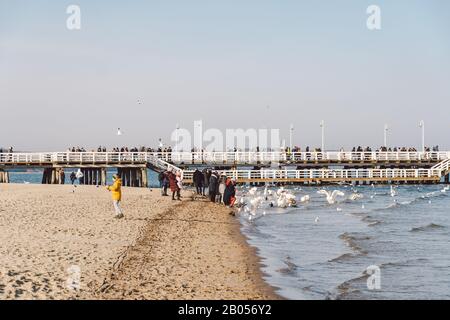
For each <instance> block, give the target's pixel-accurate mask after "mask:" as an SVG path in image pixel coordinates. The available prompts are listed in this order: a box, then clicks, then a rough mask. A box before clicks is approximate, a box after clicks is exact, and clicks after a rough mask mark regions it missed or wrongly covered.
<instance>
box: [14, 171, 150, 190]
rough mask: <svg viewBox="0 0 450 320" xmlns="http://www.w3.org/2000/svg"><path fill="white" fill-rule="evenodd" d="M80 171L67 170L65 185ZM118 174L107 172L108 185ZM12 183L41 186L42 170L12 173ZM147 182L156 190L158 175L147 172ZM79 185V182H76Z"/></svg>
mask: <svg viewBox="0 0 450 320" xmlns="http://www.w3.org/2000/svg"><path fill="white" fill-rule="evenodd" d="M77 170H78V169H73V170H72V169H67V170H65V183H66V184H70V183H71V182H70V174H71V172H72V171H73V172H76V171H77ZM115 173H117V170H107V172H106V180H107V184H112V183H113V179H112V176H113V174H115ZM9 176H10V182H11V183H25V184H28V183H31V184H40V183H41V182H42V170H35V171H10V172H9ZM147 179H148V180H147V181H149V187H151V188H155V187H159V182H158V174H157V173H155V172H154V171H152V170H147ZM75 183H76V184H78V180H77V181H76V182H75Z"/></svg>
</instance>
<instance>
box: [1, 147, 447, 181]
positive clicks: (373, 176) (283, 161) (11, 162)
mask: <svg viewBox="0 0 450 320" xmlns="http://www.w3.org/2000/svg"><path fill="white" fill-rule="evenodd" d="M194 167H210V168H215V169H217V170H218V171H220V172H221V173H222V174H224V175H226V176H228V177H231V178H233V179H235V180H236V181H237V182H239V183H345V182H355V181H359V182H379V183H391V182H396V181H404V182H416V183H429V182H439V181H441V179H442V178H443V177H445V179H446V180H447V181H448V175H449V171H450V170H449V167H450V152H297V153H286V152H170V153H167V152H165V153H164V152H159V153H158V152H124V153H120V152H44V153H0V182H8V180H9V178H8V174H7V173H8V170H10V169H17V168H42V169H45V170H44V172H47V175H48V177H47V178H45V179H43V181H44V180H45V181H46V182H45V183H58V181H59V179H58V174H59V172H60V171H61V169H64V168H82V169H83V170H84V172H86V174H87V176H88V177H91V176H92V177H91V178H89V179H90V183H98V182H99V181H101V182H102V183H104V180H105V173H104V172H103V171H101V170H106V168H117V169H118V171H119V172H121V173H122V174H123V175H124V180H125V181H129V184H128V185H131V186H145V185H147V181H146V179H144V178H143V177H144V176H146V169H147V168H149V169H151V170H154V171H162V170H168V169H169V170H170V169H175V170H181V171H182V172H183V177H184V180H185V182H186V183H191V182H192V175H193V172H194ZM252 167H253V168H252ZM292 167H294V168H295V169H292ZM99 170H100V171H99ZM100 176H101V177H102V178H99V177H100ZM2 177H3V178H2ZM136 177H137V180H139V181H141V180H142V182H135V180H136ZM43 183H44V182H43ZM126 185H127V184H126Z"/></svg>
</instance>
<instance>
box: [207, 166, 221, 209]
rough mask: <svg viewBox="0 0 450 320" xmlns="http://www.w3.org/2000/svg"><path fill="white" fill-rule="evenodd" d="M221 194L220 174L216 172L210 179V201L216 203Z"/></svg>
mask: <svg viewBox="0 0 450 320" xmlns="http://www.w3.org/2000/svg"><path fill="white" fill-rule="evenodd" d="M218 192H219V174H218V173H217V172H216V171H214V172H213V173H211V177H210V178H209V199H210V200H211V202H216V195H217V193H218Z"/></svg>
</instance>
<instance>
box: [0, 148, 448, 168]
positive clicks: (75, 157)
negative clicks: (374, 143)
mask: <svg viewBox="0 0 450 320" xmlns="http://www.w3.org/2000/svg"><path fill="white" fill-rule="evenodd" d="M155 158H156V159H159V160H161V161H164V162H167V163H174V164H186V165H189V164H206V165H223V164H228V165H233V164H269V163H278V162H279V163H293V164H295V163H309V162H310V163H317V162H319V163H320V162H324V163H325V162H338V163H339V162H410V161H416V162H422V161H425V162H430V161H431V162H439V161H443V160H447V159H450V152H447V151H445V152H339V151H330V152H328V151H327V152H292V153H287V152H249V151H246V152H244V151H243V152H239V151H238V152H41V153H0V163H8V162H9V163H18V164H43V163H74V164H89V163H90V164H98V163H122V162H131V163H138V162H142V163H145V162H151V161H154V159H155Z"/></svg>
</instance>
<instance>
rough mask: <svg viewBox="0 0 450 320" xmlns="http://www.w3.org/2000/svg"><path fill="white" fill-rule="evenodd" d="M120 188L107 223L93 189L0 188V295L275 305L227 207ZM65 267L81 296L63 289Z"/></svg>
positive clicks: (105, 196) (106, 203)
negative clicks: (72, 271)
mask: <svg viewBox="0 0 450 320" xmlns="http://www.w3.org/2000/svg"><path fill="white" fill-rule="evenodd" d="M123 191H124V201H123V203H122V206H123V210H124V213H125V218H124V219H120V220H116V219H114V218H113V217H112V214H113V211H112V203H111V200H110V195H109V193H108V192H107V191H105V190H104V188H101V187H100V188H97V187H95V186H78V187H73V186H70V185H33V184H27V185H25V184H8V185H6V184H3V185H0V231H1V232H0V240H1V241H0V254H1V257H2V258H1V260H2V261H1V262H2V263H1V266H0V298H1V299H231V300H236V299H250V300H257V299H282V298H281V297H280V296H278V295H277V294H276V293H275V290H276V288H273V287H271V286H270V285H269V284H268V283H267V282H266V281H265V280H264V276H266V275H264V274H263V272H262V270H261V265H262V264H261V259H260V257H259V256H258V255H257V249H256V248H254V247H252V246H250V244H248V242H247V239H246V237H245V235H244V234H242V232H241V223H240V221H239V219H238V218H236V217H234V216H231V215H230V214H229V213H230V210H231V209H229V208H226V207H222V206H219V205H216V204H212V203H209V202H208V201H206V200H196V201H192V199H191V197H190V194H191V192H190V191H185V192H184V193H183V196H184V198H183V201H181V202H177V203H176V204H174V203H173V201H172V200H171V199H170V197H162V196H160V193H159V189H153V190H151V189H145V188H124V190H123ZM168 198H169V199H168ZM72 265H79V266H80V269H81V279H80V283H81V286H80V290H69V289H67V286H66V282H67V277H68V275H67V271H68V267H70V266H72Z"/></svg>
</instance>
